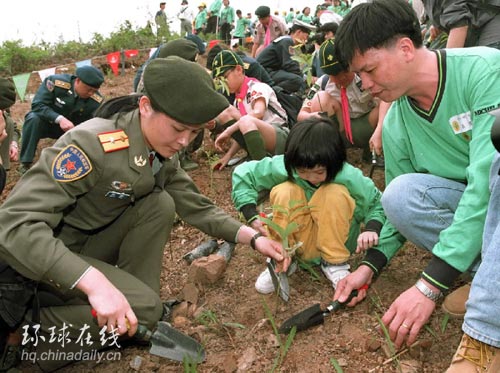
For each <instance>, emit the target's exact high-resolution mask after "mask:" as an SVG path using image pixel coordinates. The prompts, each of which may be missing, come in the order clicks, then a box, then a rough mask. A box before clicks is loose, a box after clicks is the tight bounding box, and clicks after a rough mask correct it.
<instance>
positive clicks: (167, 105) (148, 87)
mask: <svg viewBox="0 0 500 373" xmlns="http://www.w3.org/2000/svg"><path fill="white" fill-rule="evenodd" d="M143 81H144V90H145V92H146V95H147V96H148V97H149V99H150V100H151V104H152V106H153V109H155V110H156V111H161V112H163V113H165V114H167V115H168V116H170V117H172V118H173V119H175V120H176V121H178V122H180V123H184V124H203V123H206V122H208V121H210V120H212V119H214V118H215V117H216V116H217V115H219V114H220V113H221V112H222V111H223V110H224V109H226V108H227V107H228V106H229V102H228V101H227V99H226V98H225V97H224V96H222V95H221V94H220V93H218V92H217V91H216V90H215V88H214V83H213V81H212V79H211V78H210V75H209V74H208V73H207V72H206V70H205V69H203V67H201V66H200V65H199V64H197V63H196V62H191V61H187V60H184V59H182V58H180V57H177V56H170V57H167V58H155V59H154V60H153V61H151V62H150V63H149V64H148V65H147V66H146V68H145V69H144V76H143Z"/></svg>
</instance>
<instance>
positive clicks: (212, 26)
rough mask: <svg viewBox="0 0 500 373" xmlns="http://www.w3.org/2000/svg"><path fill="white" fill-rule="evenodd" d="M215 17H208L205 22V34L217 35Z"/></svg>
mask: <svg viewBox="0 0 500 373" xmlns="http://www.w3.org/2000/svg"><path fill="white" fill-rule="evenodd" d="M218 18H219V17H217V16H210V17H209V18H208V20H207V28H206V29H205V33H206V34H216V33H217V19H218Z"/></svg>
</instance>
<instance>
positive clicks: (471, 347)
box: [446, 334, 500, 373]
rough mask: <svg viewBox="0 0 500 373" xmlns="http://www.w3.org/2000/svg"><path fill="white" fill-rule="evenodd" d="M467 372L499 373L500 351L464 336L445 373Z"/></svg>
mask: <svg viewBox="0 0 500 373" xmlns="http://www.w3.org/2000/svg"><path fill="white" fill-rule="evenodd" d="M469 372H470V373H473V372H474V373H475V372H481V373H493V372H495V373H496V372H500V349H499V348H496V347H493V346H490V345H488V344H486V343H483V342H480V341H478V340H476V339H474V338H472V337H470V336H468V335H467V334H464V335H463V336H462V340H461V341H460V344H459V345H458V348H457V351H456V352H455V355H454V356H453V359H452V360H451V364H450V366H449V368H448V370H447V371H446V373H469Z"/></svg>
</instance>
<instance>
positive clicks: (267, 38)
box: [264, 16, 273, 47]
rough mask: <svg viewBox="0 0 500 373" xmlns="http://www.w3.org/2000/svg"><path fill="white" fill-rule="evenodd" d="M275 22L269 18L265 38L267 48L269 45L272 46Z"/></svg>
mask: <svg viewBox="0 0 500 373" xmlns="http://www.w3.org/2000/svg"><path fill="white" fill-rule="evenodd" d="M272 22H273V18H272V17H271V16H269V23H268V24H267V28H266V36H265V37H264V47H267V46H268V45H269V44H271V24H272Z"/></svg>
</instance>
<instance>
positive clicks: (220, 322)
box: [0, 68, 462, 373]
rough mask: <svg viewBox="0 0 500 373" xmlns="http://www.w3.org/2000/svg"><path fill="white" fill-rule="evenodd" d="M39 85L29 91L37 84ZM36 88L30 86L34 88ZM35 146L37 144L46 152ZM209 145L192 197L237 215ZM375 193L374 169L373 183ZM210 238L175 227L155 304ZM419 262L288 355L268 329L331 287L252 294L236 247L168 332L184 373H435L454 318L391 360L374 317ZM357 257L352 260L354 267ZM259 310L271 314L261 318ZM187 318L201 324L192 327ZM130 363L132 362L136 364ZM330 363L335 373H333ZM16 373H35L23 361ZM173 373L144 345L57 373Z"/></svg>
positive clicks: (356, 159) (317, 284)
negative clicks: (194, 362)
mask: <svg viewBox="0 0 500 373" xmlns="http://www.w3.org/2000/svg"><path fill="white" fill-rule="evenodd" d="M134 73H135V71H134V70H133V69H131V68H130V69H126V73H125V75H124V76H119V77H113V76H110V75H108V76H107V77H106V83H105V84H104V85H103V87H102V89H101V91H102V92H103V93H104V94H105V95H106V97H107V98H110V97H115V96H117V95H122V94H128V93H130V91H131V86H132V79H133V76H134ZM38 84H39V83H38ZM36 87H37V84H34V89H33V87H32V86H31V85H30V87H29V89H28V93H30V92H29V91H30V89H32V92H31V93H34V91H35V90H36ZM29 105H30V104H29V102H25V103H17V104H16V105H15V106H14V107H13V109H12V115H13V117H14V118H15V119H16V121H17V123H22V118H23V117H24V114H25V113H26V112H27V111H28V110H29ZM49 143H50V141H49V142H47V141H43V142H42V143H41V146H40V147H42V146H44V145H45V146H46V145H47V144H49ZM211 154H213V147H212V144H211V142H210V141H205V144H204V146H203V147H202V149H200V150H199V151H198V152H197V154H196V159H197V161H198V162H199V163H200V168H199V169H197V170H195V171H192V172H190V174H191V176H192V178H193V180H194V182H195V183H196V184H197V185H198V187H199V189H200V190H201V191H202V192H203V193H204V194H206V195H208V196H209V197H211V198H212V199H213V201H214V202H215V203H216V204H217V205H219V206H221V207H222V208H224V209H225V210H226V211H228V212H229V213H231V214H232V215H233V216H235V217H237V213H236V211H235V210H234V208H233V207H232V204H231V201H230V190H231V181H230V174H231V169H225V170H223V171H214V172H211V171H210V167H209V163H210V162H211V161H212V160H213V156H212V155H211ZM349 161H350V162H351V163H352V164H354V165H356V166H358V167H360V168H362V169H363V171H364V173H365V174H366V175H368V173H369V169H370V165H369V164H368V163H366V162H363V161H362V160H361V153H360V152H359V151H356V150H351V151H349ZM17 165H18V164H17V162H14V164H13V165H12V167H11V170H10V171H9V177H8V186H7V188H6V190H5V192H4V193H3V195H2V197H1V198H0V201H3V200H4V199H5V197H6V195H7V194H8V193H9V191H10V189H11V188H12V186H13V185H14V184H15V182H16V181H17V180H18V178H19V175H18V173H17V171H16V169H17ZM373 178H374V180H375V182H376V184H377V185H378V186H379V187H380V188H381V189H383V187H384V182H383V170H382V169H376V170H375V173H374V176H373ZM209 238H210V237H208V236H206V235H205V234H203V233H202V232H200V231H198V230H196V229H194V228H192V227H190V226H188V225H187V224H184V223H183V222H181V223H179V224H177V225H176V226H175V228H174V230H173V232H172V235H171V238H170V242H169V243H168V244H167V246H166V248H165V255H164V259H163V273H162V278H161V281H162V290H161V296H162V299H164V300H167V299H179V300H182V299H183V298H184V295H183V294H185V292H183V289H184V288H185V287H186V285H187V284H188V276H187V274H188V269H189V266H188V264H187V263H186V262H185V261H184V260H183V259H182V256H183V255H184V254H185V253H187V252H188V251H190V250H192V249H193V248H195V247H196V246H197V245H199V244H200V243H202V242H204V241H206V240H208V239H209ZM429 258H430V256H429V254H426V253H424V252H423V251H422V250H419V249H417V248H415V247H414V246H412V245H411V244H407V245H406V246H405V249H404V250H401V251H400V253H399V254H398V255H397V256H396V258H394V259H393V260H392V262H391V263H390V265H389V266H388V268H386V270H385V271H384V272H383V273H382V274H381V276H380V277H379V278H378V279H377V281H376V282H375V283H374V284H372V286H371V288H370V290H369V296H368V298H367V299H366V300H365V301H364V302H363V303H361V304H359V305H358V306H357V307H355V308H353V309H344V310H341V311H339V312H338V313H336V314H334V315H331V316H328V317H326V320H325V323H324V325H321V326H317V327H313V328H311V329H309V330H307V331H303V332H299V333H297V335H295V337H294V338H293V340H292V342H291V345H290V346H289V348H285V347H284V346H285V341H286V336H279V338H280V339H281V340H279V339H278V337H277V336H276V334H275V333H274V332H273V327H272V325H273V324H275V325H278V326H279V325H280V324H281V323H282V322H283V321H284V320H286V319H287V318H289V317H290V316H292V315H294V314H295V313H297V312H299V311H301V310H302V309H304V308H307V307H309V306H311V305H313V304H315V303H322V304H326V303H328V302H329V301H330V300H331V298H332V296H333V289H332V288H331V286H330V285H329V282H328V280H327V279H326V278H325V277H324V276H323V275H322V273H321V271H320V270H318V271H317V273H318V274H319V277H320V280H314V279H313V278H312V276H311V275H310V274H309V273H308V272H306V271H304V270H299V271H297V272H296V273H295V274H294V275H292V276H291V277H290V287H291V297H290V298H291V299H290V301H289V302H288V303H284V302H283V301H281V299H280V298H279V297H277V296H276V295H275V294H272V295H267V296H262V295H260V294H258V293H257V292H256V291H255V289H254V283H255V280H256V278H257V276H258V275H259V274H260V272H261V271H262V270H263V269H264V268H265V264H264V263H265V259H264V258H263V257H262V256H260V255H259V254H258V253H256V252H253V251H252V250H251V249H250V248H249V247H246V246H242V245H238V246H237V247H236V251H235V254H234V255H233V258H232V259H231V261H230V262H229V265H228V267H227V268H226V271H225V273H224V275H223V276H222V278H221V279H220V280H218V281H217V282H215V283H213V284H204V285H197V289H198V291H199V294H198V297H197V301H196V304H194V305H191V306H190V308H189V312H187V313H186V314H185V315H184V317H177V318H176V319H175V322H174V325H175V327H176V328H178V329H179V330H181V331H183V332H185V333H187V334H189V335H191V336H193V337H194V338H195V339H197V340H198V341H200V342H201V343H202V344H203V345H204V347H205V349H206V357H207V359H206V361H205V362H204V363H202V364H199V365H198V366H197V367H196V368H192V369H191V370H189V371H190V372H193V371H198V372H236V371H239V372H269V371H273V369H274V371H277V372H335V371H338V372H340V371H344V372H398V371H401V372H443V371H444V370H446V368H447V366H448V364H449V362H450V360H451V357H452V355H453V353H454V351H455V349H456V346H457V345H458V343H459V339H460V337H461V335H462V332H461V321H460V320H452V319H450V320H448V321H447V320H446V318H445V316H444V314H443V312H442V311H441V309H440V307H437V310H436V312H434V315H433V316H432V318H431V320H430V322H429V324H428V326H427V327H426V328H425V330H424V331H423V332H421V334H420V336H419V340H418V341H419V344H420V346H419V347H416V348H414V349H412V350H411V351H404V352H403V353H402V354H401V355H400V356H399V358H397V359H394V360H393V361H392V362H387V360H388V359H389V358H390V357H391V356H392V355H391V353H390V351H391V349H390V347H389V345H388V343H387V341H386V339H385V338H384V337H383V336H382V335H380V334H379V333H378V332H377V329H378V328H377V326H378V325H379V320H380V317H382V315H383V314H384V311H385V310H387V308H388V307H389V306H390V304H391V302H392V301H393V300H394V299H395V298H396V297H397V296H398V295H399V294H400V293H401V292H402V291H404V290H406V289H407V288H408V287H410V286H411V285H412V284H413V283H414V282H415V281H416V279H417V278H418V274H419V272H420V271H421V270H422V268H423V267H424V266H425V265H426V263H427V261H428V260H429ZM359 260H360V257H357V258H353V260H352V261H351V264H352V265H353V266H354V267H355V266H356V264H357V262H359ZM266 309H267V310H269V312H270V314H271V315H272V317H271V318H269V317H267V314H266ZM196 316H198V317H200V316H205V317H204V321H203V322H201V321H199V319H197V318H196ZM139 363H140V364H139ZM335 365H338V366H339V367H338V368H336V367H335ZM21 369H22V371H25V372H31V371H34V370H35V368H34V367H33V366H30V365H28V364H26V363H23V365H22V366H21ZM89 371H93V372H133V371H141V372H182V371H186V368H184V367H183V365H182V363H178V362H173V361H170V360H167V359H164V358H160V357H157V356H153V355H151V354H149V349H148V348H146V347H127V348H124V349H122V350H121V359H120V360H119V361H108V362H101V363H99V364H97V363H95V362H81V363H77V364H74V365H72V366H70V367H67V368H65V369H63V370H62V372H68V373H69V372H71V373H77V372H89Z"/></svg>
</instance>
